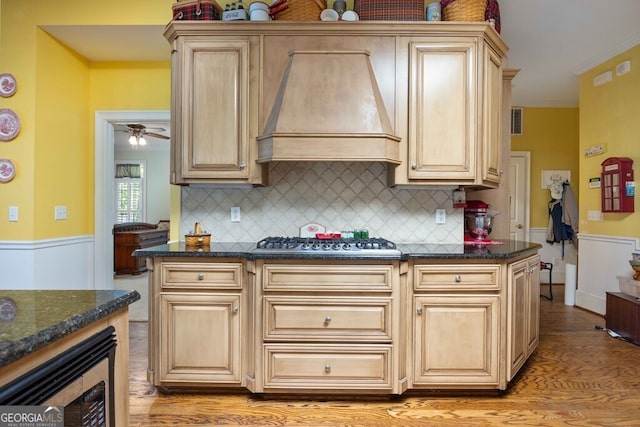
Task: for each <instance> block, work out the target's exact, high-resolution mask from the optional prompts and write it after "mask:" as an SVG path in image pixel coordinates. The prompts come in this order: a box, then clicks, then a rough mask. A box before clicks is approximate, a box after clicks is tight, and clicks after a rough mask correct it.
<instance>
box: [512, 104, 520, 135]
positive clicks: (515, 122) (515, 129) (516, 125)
mask: <svg viewBox="0 0 640 427" xmlns="http://www.w3.org/2000/svg"><path fill="white" fill-rule="evenodd" d="M511 135H522V108H512V109H511Z"/></svg>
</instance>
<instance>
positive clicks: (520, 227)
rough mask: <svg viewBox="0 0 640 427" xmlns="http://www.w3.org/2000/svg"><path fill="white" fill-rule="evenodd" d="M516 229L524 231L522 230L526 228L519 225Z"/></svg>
mask: <svg viewBox="0 0 640 427" xmlns="http://www.w3.org/2000/svg"><path fill="white" fill-rule="evenodd" d="M516 228H517V229H518V230H522V229H523V228H524V225H522V224H518V225H516Z"/></svg>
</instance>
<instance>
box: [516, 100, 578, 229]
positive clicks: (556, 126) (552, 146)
mask: <svg viewBox="0 0 640 427" xmlns="http://www.w3.org/2000/svg"><path fill="white" fill-rule="evenodd" d="M578 118H579V110H578V109H577V108H524V110H523V119H522V125H523V134H522V135H520V136H518V135H513V136H511V150H512V151H529V152H531V199H530V204H531V217H530V225H531V227H534V228H535V227H546V226H547V225H548V224H549V212H548V203H549V200H551V193H550V192H549V190H546V189H542V171H543V170H545V169H551V170H555V169H560V170H569V171H570V172H571V188H572V189H573V190H574V192H575V193H576V197H578V193H579V189H578V185H577V184H578V182H579V159H578V146H579V134H578V131H579V125H578Z"/></svg>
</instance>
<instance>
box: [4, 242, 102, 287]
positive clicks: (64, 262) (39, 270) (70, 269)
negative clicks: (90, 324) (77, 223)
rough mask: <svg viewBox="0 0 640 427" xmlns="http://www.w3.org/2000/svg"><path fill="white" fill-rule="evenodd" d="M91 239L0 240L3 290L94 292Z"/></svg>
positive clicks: (92, 243)
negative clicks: (73, 290)
mask: <svg viewBox="0 0 640 427" xmlns="http://www.w3.org/2000/svg"><path fill="white" fill-rule="evenodd" d="M93 245H94V239H93V236H74V237H65V238H60V239H47V240H37V241H0V271H2V280H1V281H0V288H2V289H96V288H95V286H94V278H93V270H94V267H93V260H94V257H93Z"/></svg>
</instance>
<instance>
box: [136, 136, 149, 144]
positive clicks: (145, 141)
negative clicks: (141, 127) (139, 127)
mask: <svg viewBox="0 0 640 427" xmlns="http://www.w3.org/2000/svg"><path fill="white" fill-rule="evenodd" d="M138 144H140V145H147V140H146V139H144V137H143V136H140V139H138Z"/></svg>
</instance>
